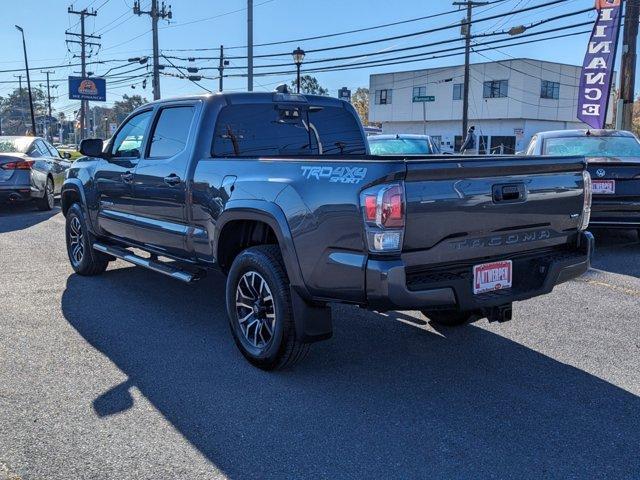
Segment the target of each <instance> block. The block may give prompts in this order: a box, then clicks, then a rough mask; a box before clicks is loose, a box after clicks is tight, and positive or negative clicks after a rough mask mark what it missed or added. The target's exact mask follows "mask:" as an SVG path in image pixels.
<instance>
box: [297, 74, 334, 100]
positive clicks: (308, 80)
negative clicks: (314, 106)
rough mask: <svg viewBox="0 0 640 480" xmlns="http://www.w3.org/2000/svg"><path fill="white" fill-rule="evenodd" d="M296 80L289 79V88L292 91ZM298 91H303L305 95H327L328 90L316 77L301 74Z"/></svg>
mask: <svg viewBox="0 0 640 480" xmlns="http://www.w3.org/2000/svg"><path fill="white" fill-rule="evenodd" d="M296 85H297V82H296V81H295V80H292V81H291V90H292V91H293V92H295V91H296ZM300 93H305V94H307V95H325V96H326V95H329V90H327V89H326V88H324V87H322V86H321V85H320V83H319V82H318V79H317V78H316V77H312V76H311V75H302V76H301V77H300Z"/></svg>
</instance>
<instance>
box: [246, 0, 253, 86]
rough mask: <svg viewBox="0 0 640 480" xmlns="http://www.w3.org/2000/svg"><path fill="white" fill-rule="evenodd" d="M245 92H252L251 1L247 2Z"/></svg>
mask: <svg viewBox="0 0 640 480" xmlns="http://www.w3.org/2000/svg"><path fill="white" fill-rule="evenodd" d="M247 90H249V91H250V92H253V0H247Z"/></svg>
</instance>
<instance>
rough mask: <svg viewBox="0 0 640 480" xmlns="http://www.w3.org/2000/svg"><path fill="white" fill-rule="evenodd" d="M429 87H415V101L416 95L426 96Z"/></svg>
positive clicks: (414, 99)
mask: <svg viewBox="0 0 640 480" xmlns="http://www.w3.org/2000/svg"><path fill="white" fill-rule="evenodd" d="M426 96H427V87H413V96H412V98H413V101H414V102H415V101H416V97H426Z"/></svg>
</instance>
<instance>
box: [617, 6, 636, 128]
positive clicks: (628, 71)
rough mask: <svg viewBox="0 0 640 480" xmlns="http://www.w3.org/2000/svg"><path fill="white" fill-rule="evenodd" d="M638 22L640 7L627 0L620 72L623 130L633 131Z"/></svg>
mask: <svg viewBox="0 0 640 480" xmlns="http://www.w3.org/2000/svg"><path fill="white" fill-rule="evenodd" d="M638 22H640V5H639V4H638V2H637V1H634V0H627V2H626V6H625V12H624V33H623V46H622V71H621V72H620V78H621V80H622V81H621V85H620V99H621V100H622V112H618V115H620V113H622V129H623V130H631V129H632V126H633V102H634V100H635V99H634V97H635V92H634V86H635V82H636V59H637V55H636V44H637V41H638Z"/></svg>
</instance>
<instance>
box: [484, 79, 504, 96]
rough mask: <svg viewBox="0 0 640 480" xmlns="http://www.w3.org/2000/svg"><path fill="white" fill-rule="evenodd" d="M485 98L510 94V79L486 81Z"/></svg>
mask: <svg viewBox="0 0 640 480" xmlns="http://www.w3.org/2000/svg"><path fill="white" fill-rule="evenodd" d="M482 96H483V97H484V98H504V97H508V96H509V80H489V81H488V82H484V90H483V92H482Z"/></svg>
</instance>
